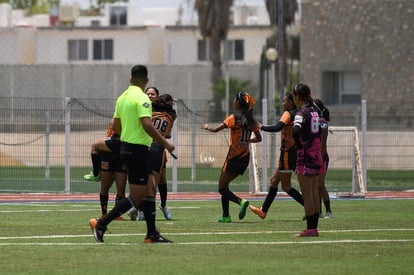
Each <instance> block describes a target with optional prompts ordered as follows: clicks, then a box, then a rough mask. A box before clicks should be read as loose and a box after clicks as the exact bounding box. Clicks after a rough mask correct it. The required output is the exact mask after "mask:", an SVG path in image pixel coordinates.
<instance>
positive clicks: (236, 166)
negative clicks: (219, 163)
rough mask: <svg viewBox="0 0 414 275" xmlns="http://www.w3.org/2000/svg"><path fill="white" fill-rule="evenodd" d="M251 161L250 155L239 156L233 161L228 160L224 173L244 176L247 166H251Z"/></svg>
mask: <svg viewBox="0 0 414 275" xmlns="http://www.w3.org/2000/svg"><path fill="white" fill-rule="evenodd" d="M249 161H250V154H248V155H247V156H243V157H240V156H237V157H234V158H232V159H226V161H225V162H224V165H223V168H222V171H223V172H226V173H229V174H233V175H243V174H244V172H245V171H246V169H247V166H249Z"/></svg>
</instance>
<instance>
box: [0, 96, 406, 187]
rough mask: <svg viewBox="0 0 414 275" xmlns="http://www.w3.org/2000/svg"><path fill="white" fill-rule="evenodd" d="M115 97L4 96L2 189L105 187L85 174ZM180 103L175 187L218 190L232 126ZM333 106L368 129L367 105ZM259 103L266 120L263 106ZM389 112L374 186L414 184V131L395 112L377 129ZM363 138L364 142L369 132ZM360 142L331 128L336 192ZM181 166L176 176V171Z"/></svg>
mask: <svg viewBox="0 0 414 275" xmlns="http://www.w3.org/2000/svg"><path fill="white" fill-rule="evenodd" d="M114 103H115V100H114V99H79V98H67V99H50V98H49V99H45V98H13V97H7V98H6V97H3V98H1V101H0V114H1V115H0V137H1V138H0V174H1V177H0V192H73V193H76V192H81V193H89V192H99V188H100V186H99V184H97V183H92V182H87V181H85V180H84V179H83V175H84V174H86V173H88V172H89V171H91V160H90V149H91V148H90V147H91V144H92V142H93V141H94V140H96V139H99V138H102V137H103V136H104V135H105V132H106V128H107V126H108V123H109V122H110V120H111V117H112V114H113V108H114ZM368 104H369V103H368ZM194 106H197V108H194ZM175 107H176V109H177V113H178V119H177V121H176V124H175V133H176V134H175V135H174V136H173V142H174V143H175V144H176V147H177V151H176V152H177V155H178V160H177V161H175V160H172V159H171V158H170V159H169V161H168V165H167V166H168V178H169V190H170V191H174V192H196V191H197V192H198V191H201V192H215V191H216V189H217V181H218V176H219V172H220V168H221V166H222V164H223V161H224V159H225V157H226V154H227V150H228V146H229V132H228V131H227V130H223V131H221V132H219V133H216V134H214V133H208V132H206V131H202V130H201V129H200V128H201V125H202V124H203V123H210V124H215V123H219V122H220V121H212V120H211V119H210V118H209V117H210V116H209V112H210V110H209V108H210V107H209V102H208V101H207V100H199V101H194V100H193V101H189V100H186V99H177V100H176V105H175ZM329 107H330V109H331V110H330V111H331V116H332V118H333V120H332V123H331V125H332V126H357V127H358V129H361V126H360V118H361V113H360V111H359V110H360V108H359V107H357V108H356V109H355V112H354V113H352V115H350V114H348V113H345V114H344V113H340V112H337V110H336V108H335V107H334V106H329ZM338 110H340V109H339V108H338ZM255 111H256V117H257V119H258V120H260V118H261V114H260V110H255ZM384 115H386V114H369V116H368V119H367V121H368V122H367V124H368V127H367V128H368V131H367V135H366V154H367V156H366V160H367V190H368V191H374V190H409V189H413V187H412V185H413V182H414V172H413V170H414V169H413V168H414V167H413V166H414V133H413V131H412V130H411V129H410V128H407V127H401V128H400V129H398V130H396V129H395V127H393V128H391V129H392V130H390V125H389V123H390V122H392V119H393V118H389V120H387V119H384V120H383V123H382V124H380V123H378V120H376V121H377V122H376V123H378V125H376V126H375V127H374V130H369V129H370V120H371V118H372V117H374V118H375V117H384ZM341 116H344V117H347V116H349V117H353V121H354V122H355V123H353V124H352V125H343V124H340V123H337V121H341ZM223 119H224V118H223ZM263 135H267V137H268V139H267V141H266V144H263V143H259V144H257V145H256V151H255V155H254V157H255V160H256V162H257V167H258V170H259V175H260V180H263V179H265V176H262V175H263V170H265V173H266V175H267V176H269V179H270V176H271V174H272V171H274V167H275V165H276V164H275V163H277V161H276V160H277V159H278V158H279V150H278V148H279V146H280V136H279V134H268V133H263ZM359 135H361V132H360V134H359ZM359 140H360V144H359V146H360V147H361V137H359ZM353 142H354V140H353V138H352V136H346V135H345V134H343V133H340V132H335V131H334V132H331V133H330V135H329V138H328V148H329V149H328V150H329V152H330V170H329V172H328V176H327V185H328V189H329V191H331V192H351V188H352V187H351V182H352V177H353V175H352V164H351V163H352V162H351V160H350V158H351V156H352V154H353V151H352V150H353ZM173 169H175V170H174V171H175V173H176V179H173V178H172V171H173ZM65 177H68V178H69V182H67V180H65ZM293 179H294V184H296V183H297V182H296V179H295V177H293ZM232 185H233V189H234V190H235V191H243V192H247V191H251V188H252V187H251V180H250V179H249V173H248V172H247V171H246V173H245V175H243V176H240V177H239V178H237V179H236V180H235V181H234V182H233V183H232ZM261 188H262V189H261V191H267V190H266V182H261Z"/></svg>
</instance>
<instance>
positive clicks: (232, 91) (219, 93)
mask: <svg viewBox="0 0 414 275" xmlns="http://www.w3.org/2000/svg"><path fill="white" fill-rule="evenodd" d="M249 87H250V81H248V80H240V79H238V78H236V77H229V102H225V97H226V79H225V78H223V77H221V78H219V81H218V82H217V84H216V85H214V86H213V88H212V91H213V99H212V100H211V101H210V106H212V108H211V109H210V111H211V114H210V115H211V116H212V118H213V119H214V120H218V119H223V117H224V115H225V111H224V110H223V107H224V106H223V105H225V104H228V106H230V107H231V106H233V105H232V102H233V99H234V97H235V96H236V94H237V93H238V92H240V91H247V92H248V91H249V90H250V89H249Z"/></svg>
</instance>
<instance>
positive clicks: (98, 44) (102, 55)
mask: <svg viewBox="0 0 414 275" xmlns="http://www.w3.org/2000/svg"><path fill="white" fill-rule="evenodd" d="M113 45H114V41H113V40H112V39H104V40H93V60H112V59H113V52H114V47H113Z"/></svg>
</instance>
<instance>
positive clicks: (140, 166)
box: [120, 142, 151, 185]
mask: <svg viewBox="0 0 414 275" xmlns="http://www.w3.org/2000/svg"><path fill="white" fill-rule="evenodd" d="M120 156H121V161H122V163H123V164H126V165H127V167H128V182H129V184H138V185H146V184H147V181H148V175H149V174H150V173H151V153H150V150H149V147H147V146H144V145H139V144H131V143H126V142H121V153H120Z"/></svg>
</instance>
